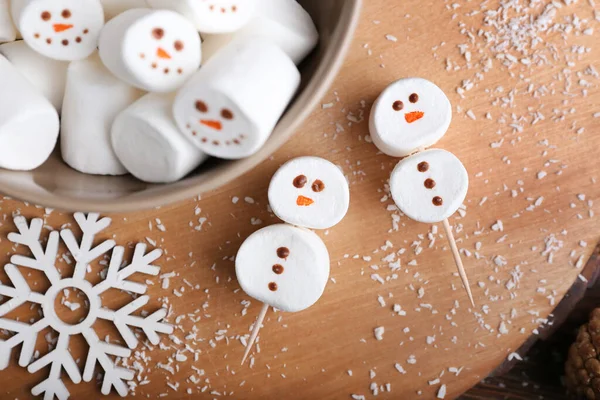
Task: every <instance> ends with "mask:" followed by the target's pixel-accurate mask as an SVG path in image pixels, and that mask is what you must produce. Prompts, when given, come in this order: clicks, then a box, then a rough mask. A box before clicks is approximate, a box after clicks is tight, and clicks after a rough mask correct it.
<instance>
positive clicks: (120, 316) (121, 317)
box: [98, 296, 173, 349]
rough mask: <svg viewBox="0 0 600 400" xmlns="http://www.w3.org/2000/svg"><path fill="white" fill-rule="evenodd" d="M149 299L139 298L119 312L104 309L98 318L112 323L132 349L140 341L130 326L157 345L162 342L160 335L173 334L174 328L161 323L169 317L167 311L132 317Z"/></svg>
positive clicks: (161, 310)
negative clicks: (137, 329)
mask: <svg viewBox="0 0 600 400" xmlns="http://www.w3.org/2000/svg"><path fill="white" fill-rule="evenodd" d="M149 299H150V297H148V296H141V297H138V298H137V299H135V300H134V301H132V302H131V303H129V304H127V305H125V306H123V307H122V308H120V309H119V310H117V311H113V310H109V309H107V308H102V309H100V311H99V312H98V318H101V319H104V320H108V321H112V322H113V323H114V324H115V327H116V328H117V329H118V330H119V333H120V334H121V336H122V337H123V339H124V340H125V343H127V346H129V348H130V349H134V348H135V347H136V346H137V345H138V339H137V337H135V334H134V333H133V331H132V330H131V328H130V326H133V327H136V328H140V329H142V331H144V334H145V335H146V336H147V337H148V340H150V343H152V344H154V345H156V344H158V343H159V342H160V337H159V336H158V333H166V334H171V333H173V327H172V326H171V325H169V324H167V323H164V322H161V321H162V319H163V318H164V317H165V316H166V315H167V310H166V309H164V308H161V309H160V310H158V311H155V312H154V313H152V314H151V315H148V316H147V317H138V316H135V315H131V313H133V312H135V311H136V310H138V309H139V308H141V307H143V306H145V305H146V304H147V303H148V300H149Z"/></svg>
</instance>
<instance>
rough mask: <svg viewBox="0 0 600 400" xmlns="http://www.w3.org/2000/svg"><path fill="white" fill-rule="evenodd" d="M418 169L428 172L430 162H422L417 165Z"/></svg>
mask: <svg viewBox="0 0 600 400" xmlns="http://www.w3.org/2000/svg"><path fill="white" fill-rule="evenodd" d="M417 169H418V170H419V172H427V171H428V170H429V163H428V162H427V161H423V162H420V163H419V165H417Z"/></svg>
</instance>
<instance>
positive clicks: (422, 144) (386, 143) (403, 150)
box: [369, 78, 452, 157]
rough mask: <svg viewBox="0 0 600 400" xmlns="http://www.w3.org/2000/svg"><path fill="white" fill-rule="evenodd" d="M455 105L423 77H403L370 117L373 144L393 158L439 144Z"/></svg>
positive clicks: (387, 93) (378, 103) (378, 101)
mask: <svg viewBox="0 0 600 400" xmlns="http://www.w3.org/2000/svg"><path fill="white" fill-rule="evenodd" d="M451 121H452V106H451V105H450V100H448V97H447V96H446V95H445V94H444V92H443V91H442V90H441V89H440V88H439V87H437V86H436V85H435V84H433V83H431V82H429V81H428V80H425V79H421V78H407V79H401V80H399V81H396V82H394V83H392V84H391V85H390V86H388V87H387V88H386V89H385V90H384V91H383V93H381V95H380V96H379V98H377V100H376V101H375V104H373V108H371V117H370V120H369V130H370V132H371V139H373V143H375V145H376V146H377V148H379V150H381V151H382V152H383V153H385V154H387V155H390V156H392V157H404V156H408V155H410V154H412V153H414V152H416V151H420V150H424V149H425V148H427V147H429V146H432V145H434V144H435V143H437V142H438V141H439V140H440V139H441V138H442V137H443V136H444V135H445V134H446V132H447V131H448V127H450V122H451Z"/></svg>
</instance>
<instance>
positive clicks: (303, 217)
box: [269, 157, 350, 229]
mask: <svg viewBox="0 0 600 400" xmlns="http://www.w3.org/2000/svg"><path fill="white" fill-rule="evenodd" d="M269 205H270V206H271V209H272V210H273V212H274V213H275V215H277V217H279V218H280V219H281V220H283V221H285V222H287V223H289V224H292V225H297V226H301V227H305V228H311V229H328V228H331V227H332V226H334V225H336V224H337V223H339V222H340V221H341V220H342V218H344V216H345V215H346V213H347V212H348V207H349V205H350V189H349V187H348V182H347V181H346V177H345V176H344V174H343V173H342V171H340V169H339V168H338V167H337V166H336V165H335V164H333V163H331V162H329V161H327V160H325V159H322V158H319V157H299V158H295V159H293V160H290V161H288V162H287V163H285V164H284V165H283V166H282V167H281V168H279V170H277V172H276V173H275V175H274V176H273V178H272V179H271V184H270V185H269Z"/></svg>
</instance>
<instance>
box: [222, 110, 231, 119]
mask: <svg viewBox="0 0 600 400" xmlns="http://www.w3.org/2000/svg"><path fill="white" fill-rule="evenodd" d="M221 117H223V118H225V119H233V112H231V110H229V109H227V108H224V109H222V110H221Z"/></svg>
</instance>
